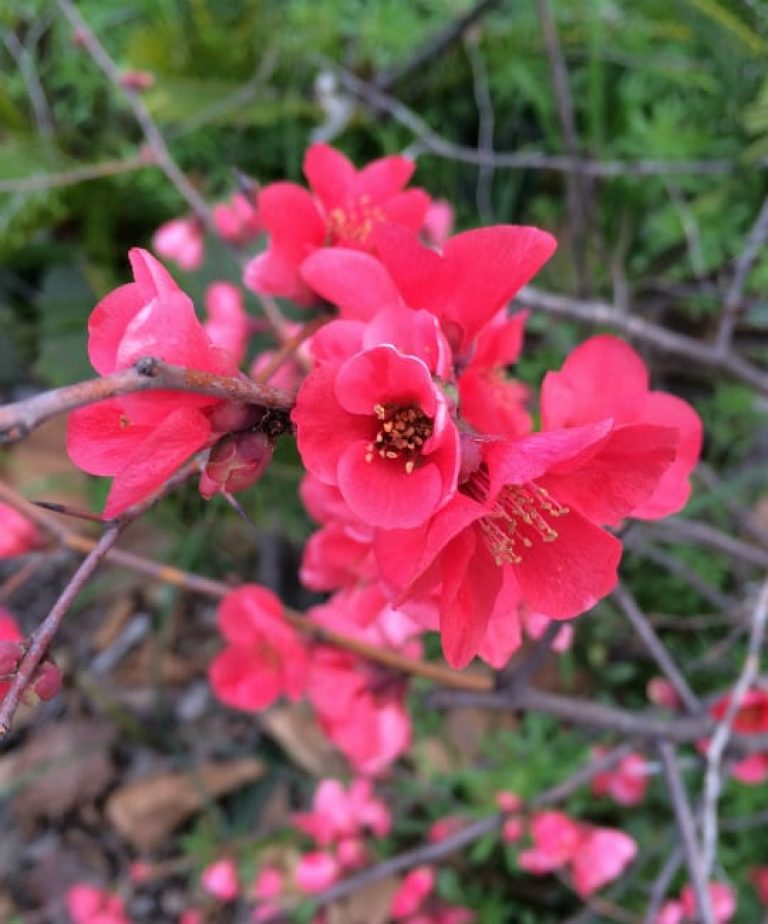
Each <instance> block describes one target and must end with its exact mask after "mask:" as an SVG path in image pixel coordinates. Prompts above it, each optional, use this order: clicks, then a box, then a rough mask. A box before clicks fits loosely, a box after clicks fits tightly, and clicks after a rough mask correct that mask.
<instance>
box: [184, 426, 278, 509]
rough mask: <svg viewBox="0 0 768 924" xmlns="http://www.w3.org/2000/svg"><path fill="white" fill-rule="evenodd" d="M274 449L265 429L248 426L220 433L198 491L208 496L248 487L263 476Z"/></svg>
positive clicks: (207, 498)
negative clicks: (223, 434) (261, 431)
mask: <svg viewBox="0 0 768 924" xmlns="http://www.w3.org/2000/svg"><path fill="white" fill-rule="evenodd" d="M273 451H274V444H273V442H272V440H271V439H270V438H269V437H268V436H267V435H266V434H265V433H258V432H256V431H253V430H250V431H248V432H247V433H230V434H228V435H227V436H224V437H222V438H221V439H220V440H219V441H218V443H216V445H215V446H214V447H213V449H212V450H211V454H210V455H209V457H208V462H207V463H206V466H205V471H204V472H203V474H202V475H201V476H200V493H201V494H202V495H203V497H204V498H206V500H209V499H210V498H211V497H213V495H214V494H216V493H217V492H224V491H226V492H228V493H230V494H233V493H235V492H236V491H243V490H245V488H249V487H250V486H251V485H252V484H255V482H257V481H258V480H259V478H260V477H261V476H262V474H263V472H264V470H265V469H266V467H267V465H269V462H270V460H271V458H272V452H273Z"/></svg>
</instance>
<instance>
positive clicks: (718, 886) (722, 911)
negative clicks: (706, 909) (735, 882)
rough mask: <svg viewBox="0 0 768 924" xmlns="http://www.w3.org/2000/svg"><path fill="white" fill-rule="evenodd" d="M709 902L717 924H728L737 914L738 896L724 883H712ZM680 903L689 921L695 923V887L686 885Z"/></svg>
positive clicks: (710, 884)
mask: <svg viewBox="0 0 768 924" xmlns="http://www.w3.org/2000/svg"><path fill="white" fill-rule="evenodd" d="M707 888H708V889H709V900H710V903H711V905H712V912H713V913H714V915H715V920H716V921H717V924H726V922H728V921H730V920H731V918H732V917H733V916H734V914H735V913H736V896H735V895H734V894H733V890H732V889H731V888H730V887H729V886H727V885H726V884H725V883H724V882H710V883H709V885H708V887H707ZM680 902H681V904H682V907H683V912H684V914H685V916H686V918H687V919H690V920H691V921H695V920H696V918H697V905H698V903H697V901H696V894H695V893H694V891H693V887H692V886H690V885H686V886H684V887H683V891H682V892H681V893H680Z"/></svg>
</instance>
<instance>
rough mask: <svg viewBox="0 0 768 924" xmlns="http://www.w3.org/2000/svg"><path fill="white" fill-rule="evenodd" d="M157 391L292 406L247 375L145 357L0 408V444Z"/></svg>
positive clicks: (284, 407) (281, 394)
mask: <svg viewBox="0 0 768 924" xmlns="http://www.w3.org/2000/svg"><path fill="white" fill-rule="evenodd" d="M158 390H166V391H188V392H194V393H196V394H203V395H212V396H214V397H216V398H224V399H225V400H229V401H239V402H242V403H245V404H254V405H259V406H262V407H269V408H273V409H276V410H282V411H286V412H287V411H288V410H290V408H291V407H293V402H294V398H293V396H292V395H290V394H289V393H288V392H285V391H283V390H282V389H279V388H274V387H273V386H271V385H263V384H262V385H259V384H257V383H255V382H253V381H251V380H250V379H248V378H246V377H245V376H243V377H241V378H234V377H231V376H224V375H214V374H213V373H211V372H200V371H199V370H195V369H186V368H185V367H183V366H173V365H171V364H169V363H164V362H163V361H162V360H159V359H155V358H153V357H145V358H143V359H140V360H139V361H138V362H137V363H136V364H135V365H133V366H131V367H130V368H128V369H122V370H121V371H119V372H113V373H112V374H111V375H105V376H103V377H101V378H98V379H88V380H86V381H85V382H77V383H76V384H74V385H65V386H63V387H62V388H55V389H53V390H51V391H46V392H43V393H42V394H39V395H35V396H34V397H32V398H26V399H24V400H22V401H17V402H15V403H14V404H6V405H5V406H4V407H0V445H2V444H4V443H12V442H15V441H16V440H19V439H21V438H23V437H25V436H26V435H27V434H28V433H30V432H31V431H32V430H34V429H35V427H38V426H39V425H40V424H42V423H44V422H45V421H46V420H48V419H49V418H51V417H54V416H55V415H57V414H63V413H66V412H67V411H72V410H74V409H75V408H78V407H82V406H83V405H86V404H94V403H95V402H97V401H103V400H105V399H107V398H114V397H119V396H121V395H129V394H134V393H136V392H142V391H158Z"/></svg>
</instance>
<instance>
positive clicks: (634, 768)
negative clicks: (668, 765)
mask: <svg viewBox="0 0 768 924" xmlns="http://www.w3.org/2000/svg"><path fill="white" fill-rule="evenodd" d="M606 751H607V749H606V748H604V747H597V748H594V749H593V751H592V756H593V757H601V756H602V755H604V754H605V753H606ZM647 789H648V764H647V762H646V760H645V758H644V757H643V756H642V755H641V754H627V755H626V756H625V757H622V759H621V760H620V761H619V763H618V764H617V765H616V766H615V767H612V768H611V769H610V770H603V771H602V773H596V774H595V776H593V777H592V792H593V793H594V794H595V795H596V796H609V797H610V798H611V799H613V801H614V802H617V803H618V804H619V805H638V804H639V803H640V802H642V801H643V799H644V798H645V793H646V790H647Z"/></svg>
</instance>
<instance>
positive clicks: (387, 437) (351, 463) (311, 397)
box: [293, 344, 460, 529]
mask: <svg viewBox="0 0 768 924" xmlns="http://www.w3.org/2000/svg"><path fill="white" fill-rule="evenodd" d="M293 420H294V422H295V423H296V427H297V440H298V445H299V451H300V453H301V456H302V460H303V461H304V464H305V465H306V467H307V469H308V470H309V471H310V472H311V473H312V474H313V475H315V476H316V477H317V478H319V479H320V480H321V481H324V482H326V483H327V484H331V485H335V486H337V487H338V488H339V491H340V492H341V494H342V496H343V498H344V500H345V501H346V502H347V504H348V505H349V507H350V509H351V510H352V512H353V513H354V514H355V515H356V516H358V517H359V518H360V519H362V520H365V521H366V522H368V523H370V524H371V525H374V526H381V527H384V528H387V529H393V528H398V527H402V528H408V527H415V526H418V525H420V524H422V523H424V522H425V521H426V520H427V518H428V517H429V516H430V515H431V514H432V513H434V512H435V511H436V510H438V509H439V508H440V507H441V506H443V505H444V504H445V503H446V502H447V501H448V500H449V499H450V498H451V497H452V495H453V493H454V492H455V490H456V485H457V478H458V474H459V462H460V455H459V433H458V429H457V427H456V425H455V423H454V421H453V420H452V417H451V409H450V406H449V402H448V398H447V397H446V395H445V394H444V393H443V391H442V390H441V389H440V388H439V387H438V386H436V385H435V383H434V382H433V380H432V376H431V374H430V371H429V368H428V367H427V365H426V364H425V363H424V362H422V361H421V360H420V359H418V358H416V357H414V356H407V355H404V354H402V353H400V351H399V350H397V349H396V348H394V347H393V346H391V345H389V344H384V345H382V346H379V347H375V348H374V349H372V350H367V351H364V352H361V353H358V354H357V355H355V356H353V357H351V358H350V359H348V360H347V361H345V362H344V363H342V364H340V365H339V366H335V365H333V364H330V363H328V364H324V365H321V366H319V367H318V368H316V369H315V370H314V372H313V373H312V374H311V375H309V376H308V377H307V379H306V380H305V382H304V384H303V385H302V388H301V390H300V391H299V394H298V397H297V400H296V407H295V408H294V411H293Z"/></svg>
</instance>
